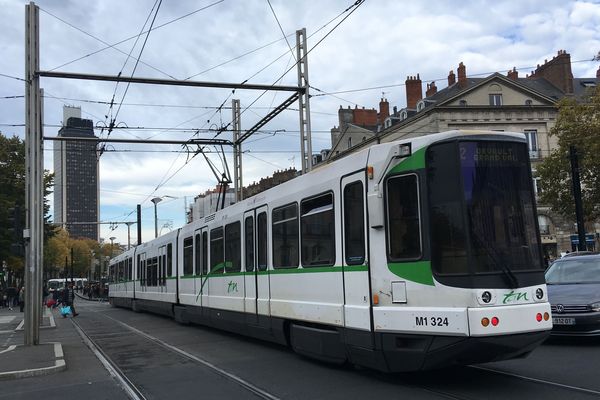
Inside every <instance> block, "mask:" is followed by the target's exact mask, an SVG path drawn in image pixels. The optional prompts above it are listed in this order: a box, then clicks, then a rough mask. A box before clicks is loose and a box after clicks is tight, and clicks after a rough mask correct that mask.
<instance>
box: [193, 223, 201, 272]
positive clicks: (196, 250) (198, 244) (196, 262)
mask: <svg viewBox="0 0 600 400" xmlns="http://www.w3.org/2000/svg"><path fill="white" fill-rule="evenodd" d="M201 245H202V243H201V242H200V234H199V233H196V236H194V271H195V272H196V275H200V260H201V259H202V254H201V252H200V248H201Z"/></svg>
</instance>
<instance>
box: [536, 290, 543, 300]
mask: <svg viewBox="0 0 600 400" xmlns="http://www.w3.org/2000/svg"><path fill="white" fill-rule="evenodd" d="M535 297H536V298H537V299H538V300H541V299H543V298H544V290H543V289H542V288H537V289H536V290H535Z"/></svg>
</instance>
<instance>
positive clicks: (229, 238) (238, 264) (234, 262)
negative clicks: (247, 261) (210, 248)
mask: <svg viewBox="0 0 600 400" xmlns="http://www.w3.org/2000/svg"><path fill="white" fill-rule="evenodd" d="M241 230H242V228H241V224H240V222H239V221H238V222H234V223H232V224H228V225H225V272H240V271H241V268H242V255H241V251H242V242H241V241H242V232H241Z"/></svg>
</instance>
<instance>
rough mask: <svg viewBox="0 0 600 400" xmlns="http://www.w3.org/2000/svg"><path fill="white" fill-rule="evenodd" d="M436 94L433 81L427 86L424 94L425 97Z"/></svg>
mask: <svg viewBox="0 0 600 400" xmlns="http://www.w3.org/2000/svg"><path fill="white" fill-rule="evenodd" d="M436 93H437V87H436V86H435V81H434V82H431V83H428V84H427V91H426V92H425V97H429V96H433V95H434V94H436Z"/></svg>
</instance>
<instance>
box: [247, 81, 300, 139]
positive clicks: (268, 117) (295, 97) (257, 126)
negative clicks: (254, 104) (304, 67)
mask: <svg viewBox="0 0 600 400" xmlns="http://www.w3.org/2000/svg"><path fill="white" fill-rule="evenodd" d="M298 97H300V94H299V93H294V94H293V95H291V96H290V97H289V98H288V99H287V100H285V101H284V102H283V103H281V104H280V105H278V106H277V107H275V108H274V109H273V110H272V111H271V112H270V113H268V114H267V115H265V116H264V117H263V118H262V119H261V120H260V121H258V122H257V123H256V124H255V125H254V126H253V127H252V128H250V129H248V130H247V131H246V132H244V134H243V135H242V136H241V137H240V138H239V140H238V141H239V142H240V143H241V142H243V141H244V140H246V139H248V138H249V137H250V136H252V134H254V133H256V132H257V131H258V130H259V129H260V128H262V127H263V126H265V125H266V124H267V123H268V122H269V121H271V120H272V119H273V118H275V117H276V116H277V115H278V114H280V113H281V112H282V111H284V110H285V109H287V108H288V107H289V106H290V105H292V104H293V103H294V102H295V101H296V100H298Z"/></svg>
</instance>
